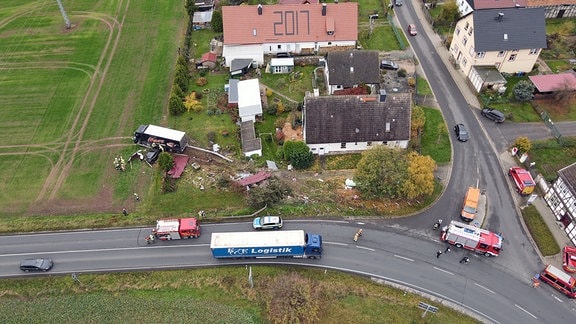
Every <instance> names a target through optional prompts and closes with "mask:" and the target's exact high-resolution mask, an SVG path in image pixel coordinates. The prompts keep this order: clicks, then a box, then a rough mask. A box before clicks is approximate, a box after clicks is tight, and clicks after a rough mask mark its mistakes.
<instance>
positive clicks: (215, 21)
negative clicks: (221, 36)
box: [210, 10, 224, 33]
mask: <svg viewBox="0 0 576 324" xmlns="http://www.w3.org/2000/svg"><path fill="white" fill-rule="evenodd" d="M210 25H211V26H212V30H213V31H214V32H215V33H221V32H223V31H224V24H223V23H222V12H220V10H214V12H213V13H212V20H211V21H210Z"/></svg>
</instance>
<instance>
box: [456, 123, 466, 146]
mask: <svg viewBox="0 0 576 324" xmlns="http://www.w3.org/2000/svg"><path fill="white" fill-rule="evenodd" d="M454 132H456V138H458V140H459V141H460V142H466V141H467V140H468V131H467V130H466V127H465V126H464V124H457V125H456V126H454Z"/></svg>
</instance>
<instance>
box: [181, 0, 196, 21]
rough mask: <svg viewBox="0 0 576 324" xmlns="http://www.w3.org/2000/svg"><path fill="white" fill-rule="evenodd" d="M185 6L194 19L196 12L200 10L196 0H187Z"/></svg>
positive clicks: (189, 15)
mask: <svg viewBox="0 0 576 324" xmlns="http://www.w3.org/2000/svg"><path fill="white" fill-rule="evenodd" d="M184 8H186V13H188V17H190V21H192V18H194V12H196V10H198V7H196V1H195V0H186V2H184Z"/></svg>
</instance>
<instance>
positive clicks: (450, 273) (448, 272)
mask: <svg viewBox="0 0 576 324" xmlns="http://www.w3.org/2000/svg"><path fill="white" fill-rule="evenodd" d="M434 269H436V270H438V271H442V272H444V273H447V274H449V275H452V276H453V275H454V274H453V273H452V272H450V271H446V270H444V269H440V268H437V267H434Z"/></svg>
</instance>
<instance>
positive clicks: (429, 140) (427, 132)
mask: <svg viewBox="0 0 576 324" xmlns="http://www.w3.org/2000/svg"><path fill="white" fill-rule="evenodd" d="M423 109H424V114H425V115H426V123H425V124H424V131H423V134H422V141H421V150H420V154H422V155H429V156H430V157H431V158H432V159H433V160H434V161H436V163H448V162H450V160H451V158H452V153H451V152H452V149H451V147H450V137H449V132H448V129H447V128H446V123H445V122H444V118H443V117H442V112H440V111H439V110H438V109H434V108H425V107H423Z"/></svg>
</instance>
